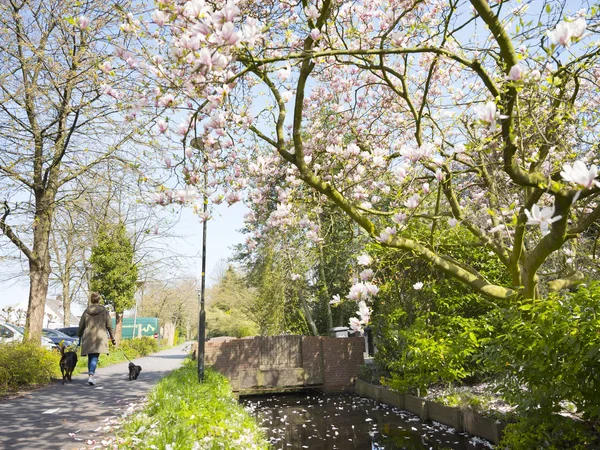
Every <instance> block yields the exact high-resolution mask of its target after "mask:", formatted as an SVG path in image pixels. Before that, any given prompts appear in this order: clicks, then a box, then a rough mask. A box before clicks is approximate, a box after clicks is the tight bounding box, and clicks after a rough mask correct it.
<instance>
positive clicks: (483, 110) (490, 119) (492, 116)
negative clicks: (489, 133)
mask: <svg viewBox="0 0 600 450" xmlns="http://www.w3.org/2000/svg"><path fill="white" fill-rule="evenodd" d="M475 114H476V115H477V118H478V119H479V120H480V121H481V122H483V123H485V124H488V125H489V126H490V130H495V129H496V119H507V118H508V116H504V115H501V114H498V112H497V107H496V103H494V102H487V103H486V104H485V105H477V106H475Z"/></svg>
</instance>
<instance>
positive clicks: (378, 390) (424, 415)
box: [354, 380, 506, 444]
mask: <svg viewBox="0 0 600 450" xmlns="http://www.w3.org/2000/svg"><path fill="white" fill-rule="evenodd" d="M354 392H355V393H356V394H357V395H360V396H361V397H367V398H370V399H372V400H375V401H378V402H380V403H386V404H388V405H391V406H394V407H396V408H399V409H404V410H407V411H409V412H411V413H413V414H416V415H418V416H419V417H420V418H421V420H423V421H428V420H431V421H436V422H439V423H443V424H444V425H448V426H450V427H452V428H454V429H455V430H456V431H459V432H463V431H464V432H465V433H468V434H470V435H471V436H478V437H480V438H483V439H486V440H488V441H490V442H491V443H493V444H498V443H499V442H500V439H502V432H503V430H504V427H505V426H506V424H505V423H503V422H500V421H497V420H493V419H489V418H487V417H485V416H483V415H481V414H479V413H476V412H474V411H471V410H468V409H461V408H456V407H452V406H446V405H442V404H440V403H436V402H433V401H431V400H426V399H424V398H421V397H416V396H414V395H411V394H402V393H400V392H397V391H393V390H391V389H388V388H387V387H385V386H376V385H373V384H369V383H367V382H365V381H362V380H357V381H356V384H355V385H354Z"/></svg>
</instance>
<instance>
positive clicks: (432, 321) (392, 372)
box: [370, 227, 507, 394]
mask: <svg viewBox="0 0 600 450" xmlns="http://www.w3.org/2000/svg"><path fill="white" fill-rule="evenodd" d="M409 231H410V233H411V234H412V235H414V236H415V237H419V236H421V237H420V239H424V238H425V236H426V235H427V234H429V233H430V232H431V231H430V229H429V228H427V227H412V228H411V229H410V230H409ZM435 238H436V239H439V240H440V242H441V245H443V246H444V247H445V249H446V251H447V252H448V253H449V254H450V255H452V256H453V257H457V258H460V259H463V260H468V261H469V262H470V264H471V265H472V266H474V267H477V269H478V270H479V271H480V272H481V273H482V274H484V275H485V276H486V277H488V278H489V279H492V280H497V279H502V278H503V277H506V276H507V275H506V274H505V272H504V270H503V268H502V267H501V266H500V264H499V263H498V261H496V260H495V259H494V258H490V257H489V255H488V254H487V252H485V250H484V249H483V248H482V247H480V246H477V245H475V244H476V243H475V242H474V241H473V240H469V239H465V236H464V235H461V234H460V233H459V232H458V231H456V230H454V229H453V230H450V231H448V230H440V231H439V232H438V233H437V235H436V236H435ZM370 251H371V254H372V256H373V257H374V259H375V260H376V261H377V262H378V269H377V278H378V279H381V280H382V281H384V283H383V284H381V290H380V292H379V295H378V300H377V301H376V302H375V305H374V317H373V326H374V328H375V336H376V344H377V349H378V353H377V354H376V360H377V363H378V364H379V365H380V366H382V369H383V370H384V371H387V372H388V373H389V377H388V378H387V380H386V381H385V382H386V383H387V384H389V385H391V386H392V387H394V388H396V389H399V390H402V391H419V393H421V394H424V393H425V392H426V390H427V388H428V387H429V386H430V385H432V384H437V383H444V384H449V383H454V382H462V381H464V380H466V379H469V378H476V377H482V376H484V375H486V373H485V370H486V369H489V368H486V367H483V366H481V365H480V364H478V363H477V357H478V355H479V354H480V352H481V351H482V339H486V338H488V337H489V336H490V335H491V334H492V333H493V327H492V326H491V324H490V321H489V318H488V314H489V312H490V311H493V310H496V309H497V308H498V307H499V305H497V304H493V303H490V302H489V301H488V300H486V299H485V298H483V297H482V296H481V295H479V294H476V293H473V292H472V291H470V290H469V289H467V288H465V287H464V285H462V284H460V283H458V282H457V281H456V280H454V279H453V278H451V277H448V276H447V275H445V274H444V273H443V272H441V271H439V270H437V269H436V268H435V267H433V266H432V265H431V264H428V263H426V262H423V261H422V260H420V259H418V258H415V257H414V255H412V254H411V253H408V252H403V251H397V250H381V249H379V248H378V247H376V246H373V247H372V248H371V250H370ZM416 282H422V283H423V288H422V289H419V290H416V289H414V288H413V285H414V284H415V283H416Z"/></svg>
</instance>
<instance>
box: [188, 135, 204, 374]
mask: <svg viewBox="0 0 600 450" xmlns="http://www.w3.org/2000/svg"><path fill="white" fill-rule="evenodd" d="M190 145H191V146H192V147H193V148H195V149H196V150H201V151H202V152H204V143H203V142H202V139H201V138H194V139H192V141H191V142H190ZM206 163H207V158H206V155H204V195H203V202H202V213H203V216H204V220H203V221H202V276H201V278H200V280H201V281H200V291H199V292H198V301H199V302H200V314H199V317H198V382H200V383H202V381H204V341H205V336H206V311H205V310H204V291H205V286H206V222H207V216H206V212H207V210H208V193H207V190H208V167H207V164H206Z"/></svg>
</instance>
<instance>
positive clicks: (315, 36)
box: [310, 28, 321, 41]
mask: <svg viewBox="0 0 600 450" xmlns="http://www.w3.org/2000/svg"><path fill="white" fill-rule="evenodd" d="M310 37H312V38H313V40H315V41H316V40H317V39H319V38H320V37H321V31H320V30H318V29H317V28H313V29H312V30H310Z"/></svg>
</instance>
